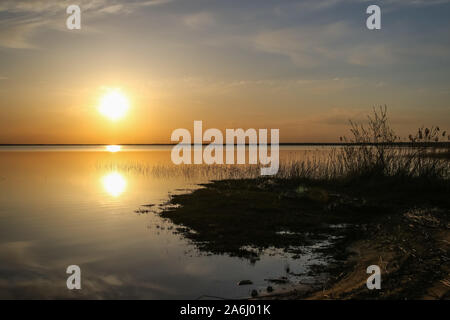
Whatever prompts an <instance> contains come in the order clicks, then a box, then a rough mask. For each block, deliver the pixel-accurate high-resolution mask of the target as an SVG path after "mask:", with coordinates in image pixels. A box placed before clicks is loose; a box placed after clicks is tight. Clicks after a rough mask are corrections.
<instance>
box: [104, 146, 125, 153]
mask: <svg viewBox="0 0 450 320" xmlns="http://www.w3.org/2000/svg"><path fill="white" fill-rule="evenodd" d="M121 149H122V147H121V146H116V145H110V146H106V151H109V152H118V151H120V150H121Z"/></svg>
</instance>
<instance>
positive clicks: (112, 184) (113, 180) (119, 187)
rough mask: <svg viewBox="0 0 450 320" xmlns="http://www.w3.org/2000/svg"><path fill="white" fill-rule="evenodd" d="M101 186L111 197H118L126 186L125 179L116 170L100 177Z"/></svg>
mask: <svg viewBox="0 0 450 320" xmlns="http://www.w3.org/2000/svg"><path fill="white" fill-rule="evenodd" d="M102 183H103V188H104V189H105V191H106V192H107V193H109V194H110V195H111V196H113V197H118V196H120V195H121V194H122V193H124V191H125V189H126V188H127V181H126V180H125V178H124V177H123V176H122V175H121V174H120V173H118V172H111V173H109V174H107V175H106V176H104V177H103V178H102Z"/></svg>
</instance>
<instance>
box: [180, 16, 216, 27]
mask: <svg viewBox="0 0 450 320" xmlns="http://www.w3.org/2000/svg"><path fill="white" fill-rule="evenodd" d="M215 20H216V19H215V17H214V16H213V15H212V14H211V13H209V12H199V13H195V14H190V15H187V16H186V17H184V23H185V24H186V25H187V26H189V27H191V28H194V29H197V28H205V27H209V26H212V25H214V23H215Z"/></svg>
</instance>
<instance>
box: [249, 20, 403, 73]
mask: <svg viewBox="0 0 450 320" xmlns="http://www.w3.org/2000/svg"><path fill="white" fill-rule="evenodd" d="M358 35H359V34H358V33H357V32H356V31H355V28H352V27H351V26H350V24H349V23H347V22H342V21H341V22H336V23H331V24H328V25H324V26H320V27H318V26H301V27H300V26H299V27H294V28H288V29H280V30H276V31H269V32H265V33H261V34H259V35H258V36H257V37H256V39H255V40H254V45H255V47H256V48H257V49H259V50H262V51H265V52H269V53H275V54H281V55H285V56H287V57H289V58H290V59H291V60H292V62H293V63H294V64H295V65H297V66H299V67H316V66H318V65H320V64H323V63H346V64H351V65H370V64H391V63H394V62H395V59H394V56H393V54H392V52H391V48H390V47H389V45H388V44H385V43H381V44H380V43H370V42H366V43H364V42H363V43H359V44H356V45H353V43H354V42H355V39H356V38H357V37H358Z"/></svg>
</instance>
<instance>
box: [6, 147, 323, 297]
mask: <svg viewBox="0 0 450 320" xmlns="http://www.w3.org/2000/svg"><path fill="white" fill-rule="evenodd" d="M316 149H318V148H316V147H309V148H308V147H282V151H281V156H282V157H283V156H286V155H289V156H292V155H293V154H294V155H295V154H297V155H298V156H301V155H302V154H303V153H304V152H305V150H316ZM312 152H317V151H312ZM170 164H171V162H170V147H161V146H159V147H157V146H149V147H125V148H122V150H121V151H119V152H108V151H107V150H105V147H104V146H99V147H0V261H1V263H0V298H79V297H82V298H141V299H179V298H190V299H195V298H198V297H200V296H202V295H210V296H219V297H224V298H239V297H245V296H248V295H249V293H250V291H251V290H252V289H254V288H264V287H265V286H267V283H266V282H265V281H264V279H265V278H273V277H278V276H283V275H285V271H284V270H285V267H286V266H287V265H289V267H290V269H291V271H293V272H296V273H302V272H305V271H307V267H308V265H309V264H311V263H314V262H317V260H316V258H317V257H316V256H314V255H308V254H306V255H305V256H303V257H302V258H301V259H297V260H292V259H291V258H290V257H288V256H285V255H283V254H278V253H275V254H273V252H267V253H266V254H264V255H263V256H262V257H261V259H260V260H259V261H257V262H256V263H254V264H251V263H250V262H249V261H248V260H242V259H239V258H231V257H228V256H226V255H221V256H219V255H205V254H203V253H201V252H198V251H197V250H196V248H195V246H194V245H192V244H190V243H189V242H188V241H186V240H185V239H184V238H182V236H180V235H177V234H173V232H172V231H171V230H168V228H167V227H169V226H168V223H167V222H165V221H163V220H162V219H161V218H160V217H159V216H158V215H156V214H152V213H150V214H144V215H139V214H136V213H135V212H134V211H135V210H137V209H138V208H139V207H140V206H142V205H144V204H149V203H153V204H155V203H156V204H158V203H163V202H165V201H166V200H167V199H168V194H169V193H173V192H180V191H179V190H180V189H189V188H193V187H195V185H196V184H197V183H199V182H205V178H189V179H188V178H186V177H183V176H178V177H177V176H170V177H167V176H164V177H158V176H155V175H154V174H149V172H148V171H146V170H142V168H148V167H151V166H152V165H170ZM160 226H163V227H164V228H160ZM169 229H170V228H169ZM69 265H78V266H80V268H81V272H82V289H81V290H78V291H76V290H75V291H69V290H68V289H67V288H66V279H67V276H68V275H67V274H66V273H65V271H66V268H67V266H69ZM243 279H251V280H252V281H253V282H254V285H253V286H237V285H236V284H237V282H238V281H239V280H243ZM294 280H295V279H294Z"/></svg>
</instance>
